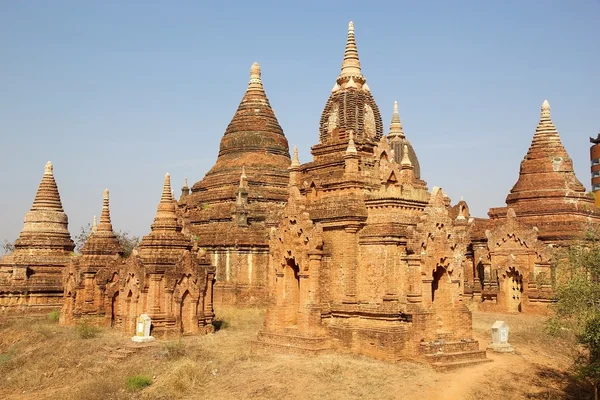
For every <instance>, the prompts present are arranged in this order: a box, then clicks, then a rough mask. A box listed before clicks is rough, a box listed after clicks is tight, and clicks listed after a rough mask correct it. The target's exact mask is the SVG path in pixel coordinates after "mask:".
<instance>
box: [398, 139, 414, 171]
mask: <svg viewBox="0 0 600 400" xmlns="http://www.w3.org/2000/svg"><path fill="white" fill-rule="evenodd" d="M400 166H401V167H402V169H404V168H412V167H413V165H412V162H410V158H409V157H408V146H407V145H406V144H405V145H404V146H403V148H402V160H401V161H400Z"/></svg>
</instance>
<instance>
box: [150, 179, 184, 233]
mask: <svg viewBox="0 0 600 400" xmlns="http://www.w3.org/2000/svg"><path fill="white" fill-rule="evenodd" d="M177 228H178V226H177V214H176V213H175V202H174V201H173V194H172V191H171V175H169V173H168V172H167V173H166V174H165V180H164V183H163V190H162V195H161V197H160V202H159V203H158V209H157V211H156V216H155V217H154V223H153V224H152V228H151V229H152V232H155V231H167V232H168V231H176V230H177Z"/></svg>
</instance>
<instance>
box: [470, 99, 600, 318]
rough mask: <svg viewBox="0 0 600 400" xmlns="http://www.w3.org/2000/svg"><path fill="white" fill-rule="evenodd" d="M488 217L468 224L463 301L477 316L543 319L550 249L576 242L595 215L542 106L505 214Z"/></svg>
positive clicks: (599, 219) (598, 215)
mask: <svg viewBox="0 0 600 400" xmlns="http://www.w3.org/2000/svg"><path fill="white" fill-rule="evenodd" d="M488 215H489V219H476V220H475V222H474V228H473V230H472V235H471V236H472V237H471V240H472V248H471V253H470V255H469V258H470V259H471V263H470V266H469V268H467V269H466V271H465V272H466V274H465V278H466V281H465V295H466V297H467V298H469V299H471V300H472V303H473V306H474V307H475V308H478V309H481V310H494V311H508V312H532V313H545V312H547V311H548V309H547V307H546V306H547V304H548V303H550V302H551V301H552V291H551V275H552V272H551V266H552V264H553V262H554V261H556V260H554V261H553V257H554V258H556V252H555V251H553V248H557V247H559V248H560V247H564V246H567V245H569V244H570V243H574V242H576V241H579V240H582V239H584V236H585V233H586V232H588V231H589V230H590V228H592V227H594V226H596V227H597V226H598V224H599V223H600V210H598V209H597V208H596V206H595V204H594V197H593V195H591V194H589V193H586V191H585V188H584V187H583V185H582V184H581V182H580V181H579V180H578V179H577V177H576V176H575V172H574V170H573V162H572V160H571V158H570V157H569V155H568V153H567V151H566V150H565V148H564V146H563V145H562V142H561V140H560V136H559V134H558V132H557V130H556V128H555V126H554V124H553V123H552V119H551V115H550V104H549V103H548V101H544V102H543V104H542V107H541V115H540V120H539V123H538V126H537V128H536V130H535V134H534V135H533V140H532V142H531V146H530V147H529V150H528V151H527V154H526V155H525V157H524V159H523V161H522V162H521V170H520V172H519V178H518V180H517V182H516V183H515V185H514V186H513V188H512V189H511V191H510V193H509V194H508V196H507V197H506V206H505V207H499V208H491V209H490V211H489V213H488Z"/></svg>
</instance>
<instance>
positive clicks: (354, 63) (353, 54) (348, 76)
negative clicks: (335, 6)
mask: <svg viewBox="0 0 600 400" xmlns="http://www.w3.org/2000/svg"><path fill="white" fill-rule="evenodd" d="M365 82H366V79H365V77H364V76H363V75H362V73H361V69H360V60H359V59H358V49H357V47H356V40H355V38H354V23H353V22H352V21H350V23H349V24H348V39H347V40H346V50H345V51H344V59H343V61H342V70H341V72H340V75H339V76H338V78H337V83H338V84H339V85H342V83H349V84H350V87H356V86H355V85H356V83H359V84H361V85H362V84H364V83H365Z"/></svg>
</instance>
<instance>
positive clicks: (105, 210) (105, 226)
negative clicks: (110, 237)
mask: <svg viewBox="0 0 600 400" xmlns="http://www.w3.org/2000/svg"><path fill="white" fill-rule="evenodd" d="M98 231H101V232H112V231H113V227H112V223H111V221H110V206H109V192H108V189H104V196H103V197H102V214H100V224H99V225H98Z"/></svg>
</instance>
